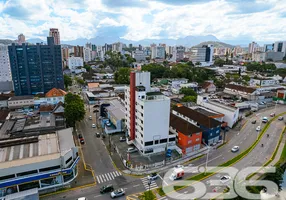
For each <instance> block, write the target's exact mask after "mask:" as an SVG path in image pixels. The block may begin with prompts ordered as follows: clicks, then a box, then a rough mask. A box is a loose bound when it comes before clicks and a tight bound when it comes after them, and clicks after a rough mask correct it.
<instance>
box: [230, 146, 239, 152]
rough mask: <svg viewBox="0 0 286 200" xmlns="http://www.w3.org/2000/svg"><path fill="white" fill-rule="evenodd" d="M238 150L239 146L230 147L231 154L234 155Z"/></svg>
mask: <svg viewBox="0 0 286 200" xmlns="http://www.w3.org/2000/svg"><path fill="white" fill-rule="evenodd" d="M238 150H239V146H234V147H232V149H231V152H233V153H235V152H237V151H238Z"/></svg>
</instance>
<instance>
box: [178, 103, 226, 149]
mask: <svg viewBox="0 0 286 200" xmlns="http://www.w3.org/2000/svg"><path fill="white" fill-rule="evenodd" d="M172 113H173V114H175V115H177V116H178V117H181V118H182V119H184V120H187V121H188V122H190V123H192V124H193V125H195V126H197V127H198V128H200V129H202V143H203V144H205V143H206V144H207V145H212V144H214V143H217V142H218V141H219V140H220V131H221V124H222V123H221V122H219V121H217V120H215V119H212V118H210V117H208V116H206V115H204V114H202V113H200V112H197V111H196V110H193V109H191V108H188V107H185V106H181V105H177V106H176V107H174V108H173V111H172Z"/></svg>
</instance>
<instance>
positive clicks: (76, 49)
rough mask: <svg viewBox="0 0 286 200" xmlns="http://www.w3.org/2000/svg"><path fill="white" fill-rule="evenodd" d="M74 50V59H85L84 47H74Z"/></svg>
mask: <svg viewBox="0 0 286 200" xmlns="http://www.w3.org/2000/svg"><path fill="white" fill-rule="evenodd" d="M73 48H74V50H73V54H74V57H82V58H83V46H78V45H77V46H74V47H73Z"/></svg>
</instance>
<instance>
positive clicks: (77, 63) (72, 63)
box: [68, 57, 83, 71]
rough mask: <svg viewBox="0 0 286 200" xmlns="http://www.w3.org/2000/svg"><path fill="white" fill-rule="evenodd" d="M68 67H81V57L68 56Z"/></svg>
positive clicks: (72, 68) (72, 69)
mask: <svg viewBox="0 0 286 200" xmlns="http://www.w3.org/2000/svg"><path fill="white" fill-rule="evenodd" d="M68 67H69V69H70V70H71V71H74V70H76V68H78V67H83V59H82V58H81V57H69V58H68Z"/></svg>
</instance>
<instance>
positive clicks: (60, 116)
mask: <svg viewBox="0 0 286 200" xmlns="http://www.w3.org/2000/svg"><path fill="white" fill-rule="evenodd" d="M64 111H65V108H64V104H63V102H61V101H60V102H59V103H58V104H57V105H56V106H55V107H54V109H53V111H52V114H53V116H54V118H55V125H56V126H57V127H58V126H64V125H65V118H64Z"/></svg>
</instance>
